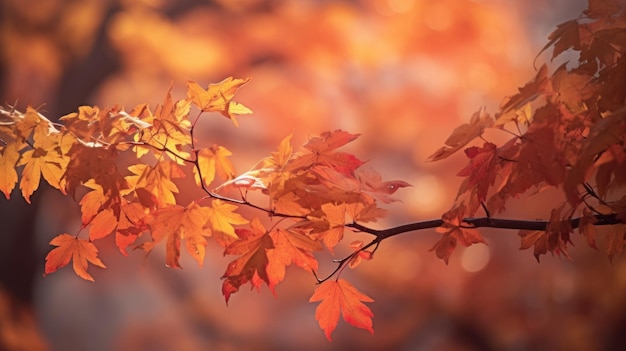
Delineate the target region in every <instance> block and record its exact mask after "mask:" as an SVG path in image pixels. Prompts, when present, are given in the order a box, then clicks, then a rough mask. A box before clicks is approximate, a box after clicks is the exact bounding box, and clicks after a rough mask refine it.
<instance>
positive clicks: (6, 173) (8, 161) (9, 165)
mask: <svg viewBox="0 0 626 351" xmlns="http://www.w3.org/2000/svg"><path fill="white" fill-rule="evenodd" d="M0 152H1V153H0V191H2V192H3V193H4V196H5V197H6V198H7V199H9V197H10V196H11V192H12V191H13V189H14V188H15V184H17V172H16V171H15V164H16V163H17V160H18V159H19V158H20V154H19V150H18V144H17V143H12V144H9V145H7V146H5V147H4V148H3V149H2V150H0Z"/></svg>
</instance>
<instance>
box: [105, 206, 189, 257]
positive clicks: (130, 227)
mask: <svg viewBox="0 0 626 351" xmlns="http://www.w3.org/2000/svg"><path fill="white" fill-rule="evenodd" d="M147 218H148V216H147V214H146V208H145V207H144V206H143V205H142V204H140V203H137V202H130V203H122V205H121V213H120V218H119V221H118V223H117V228H116V230H115V245H116V246H117V247H118V249H119V250H120V252H121V253H122V254H123V255H124V256H127V255H128V253H127V252H126V248H127V247H128V246H130V245H131V244H133V243H134V242H135V241H136V240H137V238H138V237H139V235H141V233H143V232H144V231H145V230H147V229H148V227H147V225H146V223H145V221H146V219H147ZM192 256H193V255H192Z"/></svg>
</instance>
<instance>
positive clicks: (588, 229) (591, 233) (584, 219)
mask: <svg viewBox="0 0 626 351" xmlns="http://www.w3.org/2000/svg"><path fill="white" fill-rule="evenodd" d="M597 221H598V219H597V218H596V217H595V216H594V215H593V214H592V213H591V211H589V209H588V208H586V207H584V208H583V215H582V216H581V217H580V224H579V226H578V231H579V232H580V234H582V235H583V236H584V237H585V239H586V240H587V244H588V245H589V246H590V247H592V248H594V249H597V247H596V229H595V226H594V224H595V223H596V222H597Z"/></svg>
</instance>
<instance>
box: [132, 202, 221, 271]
mask: <svg viewBox="0 0 626 351" xmlns="http://www.w3.org/2000/svg"><path fill="white" fill-rule="evenodd" d="M208 217H209V209H208V208H207V207H202V206H200V205H198V204H196V203H195V202H192V203H190V204H189V205H188V206H187V207H183V206H179V205H170V206H167V207H164V208H160V209H157V210H155V211H153V212H151V213H150V216H149V217H148V218H147V219H146V224H147V225H148V227H149V228H150V230H151V233H152V241H151V242H146V243H143V244H141V245H140V246H139V248H141V249H144V250H145V251H146V252H150V251H151V250H152V249H153V248H154V246H155V245H156V244H158V243H160V242H161V241H163V240H165V241H166V251H165V263H166V264H167V266H168V267H177V268H181V266H180V263H179V261H178V260H179V258H180V246H181V242H182V240H184V239H187V245H186V247H187V250H188V251H189V254H190V255H191V256H192V257H193V258H194V259H196V261H197V262H198V265H199V266H202V263H203V262H204V252H205V251H204V247H206V239H204V237H206V236H210V235H211V232H210V230H208V229H207V227H206V223H207V221H208Z"/></svg>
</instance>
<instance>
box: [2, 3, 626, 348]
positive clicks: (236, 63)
mask: <svg viewBox="0 0 626 351" xmlns="http://www.w3.org/2000/svg"><path fill="white" fill-rule="evenodd" d="M584 8H585V3H584V1H582V0H578V1H567V0H549V1H539V0H532V1H521V0H518V1H511V0H500V1H497V0H496V1H486V0H483V1H480V0H474V1H470V0H444V1H434V0H430V1H426V0H361V1H357V0H355V1H313V0H310V1H305V0H302V1H272V0H266V1H263V0H245V1H229V0H214V1H193V0H182V1H174V0H144V1H131V0H126V1H124V0H119V1H113V0H111V1H105V0H102V1H99V0H82V1H81V0H71V1H63V0H50V1H35V0H5V1H3V2H2V8H1V11H0V12H1V16H2V21H1V22H0V26H1V27H0V28H1V33H0V35H1V36H2V41H1V42H2V51H1V54H2V77H1V78H2V86H1V88H0V89H1V90H0V100H2V101H1V102H3V103H10V104H13V103H14V102H16V101H17V105H18V107H21V108H23V107H24V106H26V105H28V104H30V105H33V106H35V107H38V108H39V109H40V110H41V111H43V112H44V113H45V114H47V116H48V117H49V118H51V119H56V118H58V117H60V116H62V115H64V114H66V113H69V112H72V111H74V110H75V109H76V108H77V106H79V105H81V104H91V105H94V104H95V105H100V106H111V105H113V104H119V105H122V106H125V107H127V108H128V109H131V108H132V107H133V106H134V105H135V104H138V103H142V102H149V103H153V104H156V103H159V102H161V101H162V99H163V96H164V94H165V93H166V91H167V90H168V89H169V87H170V86H172V87H173V88H172V92H173V94H174V98H183V97H184V96H185V82H186V80H188V79H190V80H195V81H198V82H199V83H201V84H202V85H206V84H208V83H210V82H218V81H220V80H222V79H223V78H225V77H227V76H230V75H233V76H236V77H240V78H243V77H250V78H251V82H250V83H249V84H248V85H247V86H245V87H244V88H243V89H242V90H241V91H240V94H238V96H237V100H238V101H241V102H242V103H244V104H246V105H247V106H249V107H251V108H252V109H253V110H254V112H255V113H254V115H253V116H250V117H242V118H240V124H241V126H240V128H238V129H236V128H234V127H233V126H232V124H231V123H230V121H228V120H226V119H224V118H223V117H221V116H215V117H211V118H208V120H207V121H206V123H205V124H203V125H202V129H201V130H199V131H198V134H197V135H198V136H199V137H200V138H201V140H203V141H205V142H206V143H210V144H212V143H219V144H222V145H224V146H226V147H227V148H229V149H230V150H232V151H233V153H234V156H233V162H234V164H235V165H236V168H237V170H238V171H245V170H247V169H248V168H249V167H251V166H252V165H254V163H256V161H258V160H259V159H261V158H262V157H264V156H266V155H268V154H269V153H270V152H271V151H273V150H274V149H275V148H276V146H277V145H278V142H279V141H280V140H281V139H282V138H283V137H284V136H286V135H288V134H289V133H293V134H294V142H295V144H302V143H304V142H305V141H306V138H307V136H308V135H315V134H318V133H320V132H323V131H325V130H332V129H337V128H341V129H345V130H348V131H349V132H352V133H362V136H361V137H360V138H359V139H358V140H357V141H356V142H354V143H353V144H351V145H350V146H349V147H348V151H350V152H353V153H355V154H356V155H357V156H359V157H360V158H361V159H365V160H369V163H370V164H371V165H372V166H373V167H374V168H376V169H377V170H378V171H379V172H380V173H381V174H383V176H384V177H385V178H387V179H402V180H405V181H408V182H410V183H412V184H413V185H414V186H413V187H411V188H407V189H403V190H401V191H400V192H399V197H400V198H401V200H402V203H398V204H392V205H390V206H389V207H388V209H389V210H390V216H389V218H388V219H387V220H386V221H384V222H383V223H379V224H377V225H378V226H380V227H387V226H393V225H398V224H403V223H406V222H409V221H416V220H425V219H433V218H436V217H438V216H440V214H441V213H443V212H444V211H446V210H447V209H448V208H449V207H450V206H451V204H452V202H453V201H454V197H455V195H456V189H457V186H458V184H459V179H458V177H456V176H455V174H456V172H457V171H458V170H459V169H460V168H461V167H462V165H463V159H464V158H463V155H462V154H459V155H457V156H454V157H452V158H451V159H449V160H445V161H441V162H438V163H434V164H432V163H426V162H425V160H426V158H427V157H428V155H429V154H431V153H432V152H434V151H435V150H436V149H437V148H438V147H440V146H441V145H442V143H443V141H444V140H445V138H446V137H447V136H448V135H449V134H450V133H451V131H452V130H453V128H454V127H456V126H457V125H459V124H461V123H462V122H464V121H466V120H468V119H469V117H470V116H471V114H472V113H473V112H474V111H476V110H478V109H479V108H480V107H482V106H486V108H487V110H488V111H490V112H494V111H496V110H497V106H498V104H499V102H500V100H501V99H502V98H503V97H504V96H507V95H511V94H513V93H515V92H516V88H517V87H518V86H520V85H523V84H524V83H525V82H526V81H527V80H529V79H530V78H532V77H533V75H534V70H533V59H534V57H535V55H536V54H537V53H538V52H539V50H540V49H541V47H543V45H544V44H545V42H546V41H545V40H546V39H545V38H546V37H547V35H548V34H549V33H550V31H552V29H553V28H554V26H555V25H556V24H558V23H560V22H563V21H565V20H568V19H571V18H575V17H577V16H578V15H579V14H580V12H581V11H582V10H584ZM538 60H539V61H541V62H543V61H546V60H548V58H547V56H546V55H545V54H544V55H542V56H540V57H539V58H538ZM488 137H490V138H493V139H492V140H495V141H497V140H498V135H497V134H494V135H491V134H489V135H488ZM197 194H198V190H196V189H193V188H192V187H183V194H181V196H180V199H181V200H182V202H183V203H186V202H187V201H188V200H190V199H193V198H194V197H196V196H197ZM553 197H554V193H543V194H540V195H538V196H536V197H533V198H531V199H529V200H526V199H521V200H520V201H518V202H515V203H512V204H511V205H510V206H508V212H506V213H504V214H503V216H505V217H520V218H528V219H536V218H546V217H548V212H547V211H548V210H549V208H550V206H549V205H550V202H551V201H552V199H553ZM36 200H37V205H35V206H33V207H30V208H25V209H24V207H25V206H23V202H24V201H23V200H22V199H21V198H20V197H19V193H18V192H14V194H13V198H12V199H11V200H10V201H6V200H4V198H3V199H2V200H1V201H0V204H1V207H0V210H1V211H2V212H1V216H2V217H1V218H2V220H3V222H2V223H0V226H1V225H3V223H8V224H6V225H5V226H4V228H2V231H1V234H0V247H1V249H0V265H2V269H0V279H2V280H0V282H1V283H2V290H0V328H1V329H0V348H1V346H2V345H9V346H11V345H13V346H16V345H19V344H22V345H24V346H25V348H24V350H26V349H28V350H32V349H38V348H46V347H47V348H48V349H51V350H207V349H215V350H235V349H246V350H282V349H284V350H293V349H298V350H319V349H336V350H344V349H355V350H361V349H372V350H377V349H380V350H391V349H400V350H489V349H492V350H501V349H508V350H535V349H549V350H592V349H603V348H605V349H607V350H608V349H612V348H613V347H616V346H618V345H621V343H622V342H623V341H624V339H623V338H624V337H623V329H624V327H625V326H626V317H625V316H626V298H625V296H626V294H625V293H626V279H624V277H626V263H625V262H624V260H623V259H617V260H616V261H615V262H614V263H613V265H611V264H610V262H609V261H608V259H607V258H606V256H605V255H603V253H597V252H595V251H593V250H592V249H590V248H588V247H586V245H585V244H584V241H583V240H580V239H581V238H579V237H575V244H576V245H577V246H576V247H574V248H572V250H571V252H570V253H571V256H572V257H573V260H572V261H569V260H567V259H558V258H555V257H549V256H548V257H543V258H542V263H541V264H537V263H536V262H535V259H534V257H533V256H532V252H529V251H521V252H520V251H518V247H519V238H518V236H517V233H516V232H515V231H505V230H500V231H497V230H484V231H483V233H484V235H485V237H486V238H487V240H488V243H489V246H484V245H476V246H473V247H471V248H469V249H463V248H459V249H457V252H455V253H454V255H453V256H452V259H451V260H450V264H449V265H448V266H446V265H445V264H444V263H443V262H442V261H440V260H438V259H437V258H436V257H435V255H434V254H433V253H432V252H428V251H427V250H428V249H429V248H430V247H431V246H432V245H433V244H434V242H435V241H436V240H437V234H436V233H435V232H434V231H423V232H418V233H408V234H405V235H402V236H398V237H395V238H393V239H390V240H388V241H385V242H384V243H383V245H382V246H381V248H380V249H379V250H378V251H377V253H376V256H375V259H374V260H373V261H371V262H366V263H364V264H362V265H361V266H359V267H358V269H356V270H354V271H349V272H345V273H344V277H345V278H347V279H349V280H350V281H352V282H353V283H354V285H355V286H356V287H357V288H359V289H360V290H361V291H363V292H364V293H366V294H368V295H369V296H371V297H372V298H374V299H375V300H376V302H375V303H374V304H372V305H371V308H372V310H373V311H374V313H375V319H374V327H375V330H376V333H375V335H373V336H372V335H369V334H367V333H365V332H363V331H361V330H357V329H354V328H352V327H347V326H346V325H345V323H343V322H341V323H340V326H339V327H338V328H337V330H336V331H335V332H334V334H333V339H334V341H333V343H328V342H327V341H326V339H325V338H324V336H323V333H322V331H321V330H320V329H319V327H318V326H317V323H316V321H315V319H314V309H315V305H314V304H310V303H308V302H307V301H308V298H309V297H310V295H311V294H312V291H313V289H314V288H315V285H314V279H313V277H311V276H310V275H309V274H306V273H303V272H301V271H299V270H295V269H294V270H289V271H288V274H287V281H286V282H285V283H283V284H282V285H280V286H279V287H278V288H277V297H276V298H274V297H272V295H271V293H269V292H268V291H267V290H266V289H264V290H262V291H261V293H260V294H259V293H257V292H255V291H253V292H249V291H248V290H247V289H243V290H242V291H241V292H239V293H237V294H236V295H234V296H233V297H232V298H231V302H230V306H228V307H226V306H225V304H224V301H223V297H222V296H221V293H220V286H221V281H220V280H219V277H220V276H221V274H222V273H223V272H224V270H225V267H226V264H227V263H228V262H229V259H232V258H230V257H226V258H223V257H222V253H221V250H220V249H219V248H217V247H216V246H214V247H213V248H212V249H209V250H208V254H209V255H210V257H209V258H207V261H206V262H205V265H204V267H203V268H201V269H199V268H198V267H197V265H196V264H195V262H193V261H192V260H191V259H189V257H186V258H184V259H183V260H182V262H181V263H182V264H183V266H184V267H185V268H184V269H183V270H172V269H168V268H165V267H164V264H163V259H162V257H160V256H159V254H153V256H151V257H150V258H149V259H148V260H147V261H145V262H144V260H143V256H142V254H141V253H139V252H131V253H130V255H129V257H123V256H121V255H120V254H119V252H118V251H117V249H116V248H115V247H114V245H113V243H112V242H106V240H104V242H101V243H100V247H102V249H101V257H102V259H103V261H104V262H105V264H107V266H108V268H107V269H106V270H101V269H97V268H90V272H91V273H92V274H93V275H94V277H95V279H96V283H95V284H94V283H89V282H85V281H82V280H81V279H79V278H77V277H76V276H75V275H74V274H73V272H72V271H71V269H70V268H69V267H68V268H64V269H62V270H61V271H59V272H56V273H54V274H53V275H51V276H48V277H46V278H42V277H41V273H42V272H43V261H44V257H45V255H46V253H47V251H48V250H49V249H50V246H48V242H49V240H50V239H51V238H52V237H53V236H55V235H57V234H58V233H61V232H64V231H70V232H71V231H75V230H77V228H79V226H80V225H79V219H78V216H77V215H78V207H77V205H76V204H75V203H74V202H73V201H72V200H71V199H69V198H64V197H62V196H61V195H59V194H57V193H55V192H48V191H45V190H44V191H40V192H39V193H38V195H37V196H36ZM537 204H539V205H537ZM23 228H30V229H32V230H33V231H32V233H31V232H30V231H24V230H23ZM355 238H359V236H358V235H348V237H347V239H346V244H347V243H349V242H350V241H351V240H353V239H355ZM339 253H341V250H339ZM183 256H185V254H184V253H183ZM331 260H332V257H331V256H330V255H328V254H322V255H320V263H321V270H322V271H326V272H329V271H331V270H332V268H333V265H332V263H331ZM31 276H32V277H33V278H32V280H31V279H30V277H31ZM15 301H22V302H23V303H24V305H25V306H29V305H30V303H32V309H31V310H29V309H28V308H27V309H25V310H24V311H25V312H23V311H21V310H19V308H18V307H16V306H20V304H18V302H15ZM29 311H30V312H29ZM34 327H36V328H37V329H33V328H34ZM34 333H37V334H34ZM43 345H47V346H43Z"/></svg>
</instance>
